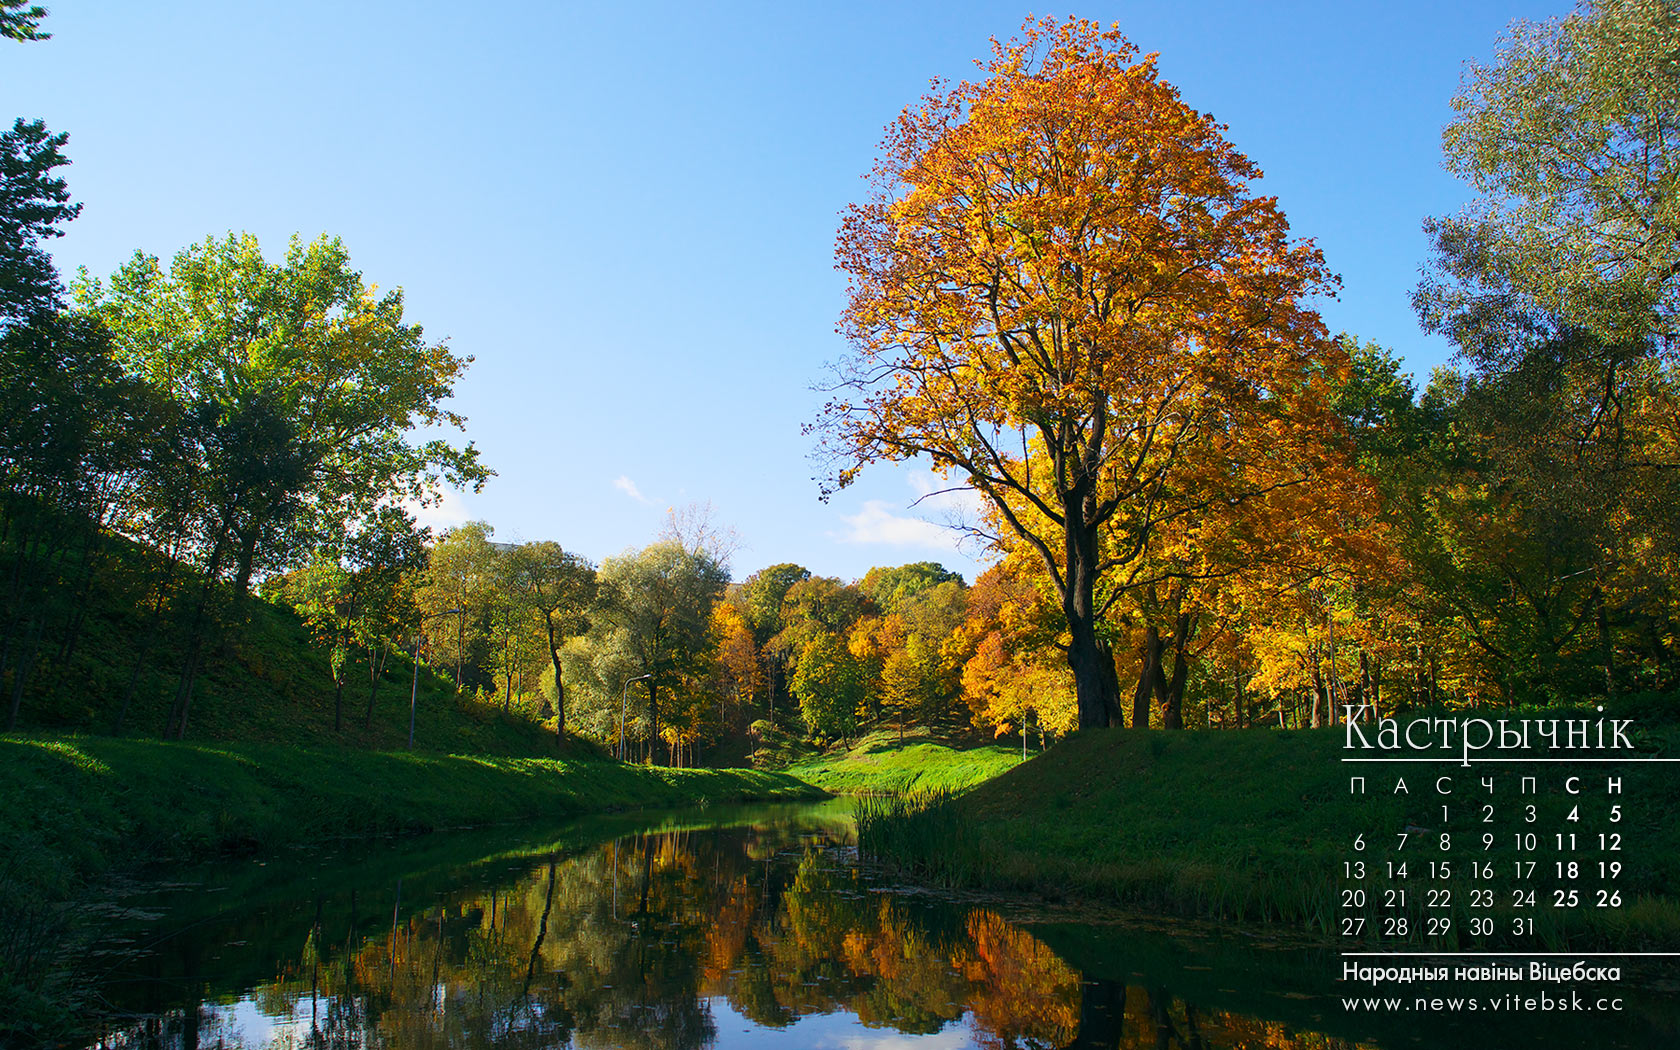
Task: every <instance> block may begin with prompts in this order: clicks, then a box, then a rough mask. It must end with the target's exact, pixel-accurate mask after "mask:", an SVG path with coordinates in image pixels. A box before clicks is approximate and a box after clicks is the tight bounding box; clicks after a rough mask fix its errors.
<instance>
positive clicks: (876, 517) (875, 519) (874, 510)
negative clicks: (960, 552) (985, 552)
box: [839, 499, 960, 550]
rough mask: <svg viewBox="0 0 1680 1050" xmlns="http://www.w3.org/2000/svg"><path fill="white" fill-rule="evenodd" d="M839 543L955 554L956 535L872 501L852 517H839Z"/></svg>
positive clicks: (953, 532)
mask: <svg viewBox="0 0 1680 1050" xmlns="http://www.w3.org/2000/svg"><path fill="white" fill-rule="evenodd" d="M840 520H841V521H843V522H845V523H846V531H845V532H844V533H842V534H841V535H840V536H839V539H840V541H841V542H842V543H886V544H891V545H892V546H895V547H909V546H919V547H944V548H948V549H950V550H955V549H956V547H957V539H958V537H959V535H960V534H959V533H957V532H956V531H955V530H952V529H947V528H945V527H943V526H941V525H935V524H934V523H933V522H931V521H923V520H922V519H921V518H907V517H903V516H900V515H897V514H894V513H893V512H892V510H891V509H889V505H888V503H887V501H886V500H880V499H872V500H868V501H866V502H865V503H864V505H863V510H861V511H859V512H858V513H856V514H843V515H841V517H840Z"/></svg>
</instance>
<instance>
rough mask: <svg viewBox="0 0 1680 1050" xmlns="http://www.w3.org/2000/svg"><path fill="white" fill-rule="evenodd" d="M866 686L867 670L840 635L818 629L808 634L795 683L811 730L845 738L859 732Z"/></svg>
mask: <svg viewBox="0 0 1680 1050" xmlns="http://www.w3.org/2000/svg"><path fill="white" fill-rule="evenodd" d="M865 686H866V683H865V682H864V675H863V670H862V668H861V667H860V665H859V663H858V660H857V658H856V657H854V656H853V655H852V654H851V652H850V651H849V650H848V649H847V648H846V642H845V640H844V639H843V638H842V637H841V636H840V635H838V634H835V633H834V632H832V631H828V630H822V629H816V630H813V631H811V632H810V633H808V634H807V635H806V636H805V638H804V641H803V643H802V644H801V645H800V648H799V654H798V659H797V662H796V664H795V669H794V672H793V677H792V680H791V687H792V690H793V695H794V697H795V698H796V699H797V700H798V701H799V713H800V714H801V715H803V716H804V718H805V724H806V726H808V727H809V728H810V730H811V732H813V733H816V734H818V735H820V736H826V737H842V738H843V737H850V736H851V735H852V734H853V733H855V732H857V710H858V707H859V706H860V705H861V704H862V703H863V701H864V689H865Z"/></svg>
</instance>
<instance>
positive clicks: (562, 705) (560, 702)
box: [543, 616, 566, 740]
mask: <svg viewBox="0 0 1680 1050" xmlns="http://www.w3.org/2000/svg"><path fill="white" fill-rule="evenodd" d="M543 623H544V626H546V627H547V628H548V662H549V663H551V664H553V665H554V735H555V737H556V738H557V739H559V740H564V739H566V684H565V682H563V681H561V679H560V650H559V649H558V648H557V647H556V646H555V644H554V621H553V620H552V619H550V618H549V617H547V616H544V617H543Z"/></svg>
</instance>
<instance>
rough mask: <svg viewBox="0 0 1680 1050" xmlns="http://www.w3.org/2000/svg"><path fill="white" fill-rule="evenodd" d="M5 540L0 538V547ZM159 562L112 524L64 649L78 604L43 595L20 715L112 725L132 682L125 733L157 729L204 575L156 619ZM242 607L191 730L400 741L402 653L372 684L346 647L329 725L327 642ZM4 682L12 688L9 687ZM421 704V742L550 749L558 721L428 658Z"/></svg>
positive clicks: (277, 609)
mask: <svg viewBox="0 0 1680 1050" xmlns="http://www.w3.org/2000/svg"><path fill="white" fill-rule="evenodd" d="M9 553H10V552H9V551H8V550H7V549H6V548H5V547H4V546H0V556H5V555H8V554H9ZM158 563H159V558H158V555H157V554H156V552H154V551H151V550H149V549H148V548H146V547H144V546H142V545H140V544H137V543H134V542H133V541H131V540H127V539H124V538H122V537H110V538H109V540H108V549H107V551H106V555H105V558H104V560H103V561H102V562H101V565H102V569H101V572H100V575H99V576H98V578H97V579H96V581H95V586H93V587H92V588H90V590H89V595H88V607H87V614H86V617H85V619H83V620H82V621H81V623H80V627H79V629H78V630H77V631H76V632H75V639H76V642H75V645H74V646H72V647H71V650H70V653H69V655H68V657H67V658H66V657H65V656H64V654H63V651H62V649H61V646H60V642H61V640H62V638H63V636H64V635H65V632H66V630H67V625H68V623H69V622H70V620H71V619H72V616H73V612H72V609H71V608H70V606H69V605H68V604H66V603H67V602H68V599H67V598H65V597H64V595H65V593H67V591H68V586H69V585H68V584H67V583H66V584H62V586H61V587H60V589H59V591H55V592H54V594H55V595H56V597H57V599H58V601H57V603H56V604H54V603H49V605H50V607H49V609H48V610H47V612H46V614H45V620H46V624H47V631H46V637H45V638H44V640H43V642H42V644H41V647H40V660H39V663H38V665H37V666H36V668H35V670H34V672H33V673H32V674H31V675H30V677H29V680H28V685H27V688H26V689H25V692H24V696H23V700H22V704H21V705H20V711H19V725H18V728H19V729H23V730H29V731H37V732H39V731H45V732H59V733H63V732H78V733H89V732H91V733H108V732H110V731H111V729H112V727H113V724H114V723H115V721H116V718H117V714H118V710H119V708H120V707H121V701H122V698H123V697H124V696H125V695H127V694H128V692H129V690H130V683H131V682H132V683H133V701H132V703H131V705H130V708H129V710H128V712H127V716H126V719H125V721H124V724H123V728H122V731H123V733H124V735H129V736H144V737H151V738H154V739H155V738H157V737H160V736H161V735H162V734H163V728H164V722H165V720H166V719H167V717H168V712H169V708H170V705H171V704H172V702H173V700H174V696H175V689H176V685H177V683H178V680H179V674H180V670H181V664H182V662H183V659H184V652H183V638H182V631H181V623H182V621H183V620H184V619H185V618H186V611H185V610H189V609H190V608H191V603H192V600H193V598H194V596H195V595H196V594H197V588H198V586H199V578H198V577H197V576H196V575H195V574H193V573H191V572H189V571H187V570H182V576H181V579H179V580H178V581H177V591H178V593H177V600H178V602H179V603H180V605H181V607H180V608H174V609H168V608H166V610H165V612H164V615H163V616H162V618H161V620H159V621H158V622H157V623H155V624H154V622H153V616H152V605H151V598H150V597H149V596H148V595H147V593H146V591H145V586H146V584H147V582H148V581H149V580H150V578H151V576H152V574H154V573H155V572H156V571H157V567H158ZM66 571H67V572H69V571H70V570H69V569H67V570H66ZM61 606H62V607H61ZM237 619H238V622H236V623H232V624H229V625H228V626H227V627H226V628H225V630H224V631H223V632H222V633H221V634H219V635H218V636H217V640H216V641H214V642H213V643H212V644H211V645H210V647H209V651H208V653H207V656H206V663H205V666H204V669H203V672H202V673H201V675H200V676H199V678H198V680H197V683H196V686H195V688H194V692H193V704H192V711H191V716H190V719H189V724H188V731H187V737H188V739H189V740H198V741H224V740H225V741H240V742H249V741H260V742H266V743H282V744H304V745H318V744H331V745H350V746H354V747H360V748H369V749H385V750H395V749H398V748H402V747H404V746H405V745H406V743H407V739H408V709H409V692H410V688H411V686H412V684H413V682H414V678H413V671H414V665H413V663H412V662H410V661H409V659H408V657H407V656H406V654H404V653H402V652H396V653H393V654H392V655H391V657H390V659H389V660H388V661H387V664H386V666H385V668H384V672H383V674H381V675H380V678H379V682H378V688H377V690H375V689H374V688H373V685H374V683H373V678H372V675H371V673H370V671H369V668H368V664H367V661H366V655H365V654H364V653H362V652H360V651H358V652H356V653H355V654H353V656H352V658H351V660H350V664H349V666H348V668H347V669H346V679H347V680H346V683H345V688H344V725H343V728H342V729H341V730H338V731H335V730H334V729H333V706H334V705H333V681H332V673H331V670H330V668H329V666H328V659H327V651H326V650H325V649H324V648H322V647H321V646H320V645H318V644H316V643H315V642H314V641H313V640H312V639H311V638H310V635H309V632H308V631H307V630H306V629H305V627H304V625H303V623H302V621H301V620H300V619H299V617H298V615H297V613H296V612H294V611H293V610H292V609H291V608H289V607H287V606H285V605H282V604H278V603H275V602H271V601H267V600H265V599H263V598H262V597H260V596H258V595H252V596H251V598H250V600H249V602H248V603H247V604H246V605H245V606H244V608H243V610H242V615H241V616H240V617H238V618H237ZM12 662H13V663H14V664H15V663H16V662H17V661H16V660H15V659H14V660H13V661H12ZM11 681H12V680H11V676H10V675H9V674H8V675H7V676H5V677H4V678H0V685H4V687H5V688H6V690H9V689H10V687H11ZM370 694H372V695H373V696H374V700H375V703H374V709H373V717H372V719H371V720H367V721H365V722H364V720H365V719H366V712H367V706H368V697H369V695H370ZM6 695H7V696H8V698H9V692H8V693H7V694H6ZM416 708H417V712H416V713H417V717H416V719H415V734H416V737H415V742H416V745H417V746H418V747H419V748H421V749H423V750H429V751H448V752H457V753H459V752H467V751H472V752H480V753H488V754H501V755H528V756H537V755H549V756H552V755H554V754H555V753H556V746H555V740H554V736H553V734H552V732H550V733H544V732H543V729H542V727H541V726H540V725H539V724H538V723H537V722H535V721H534V720H532V719H531V718H529V717H527V716H525V715H523V714H521V713H520V712H517V711H516V712H513V713H512V714H509V715H504V714H502V712H501V710H500V708H498V707H496V706H495V705H493V704H481V703H477V702H475V701H473V700H471V699H468V698H463V699H459V700H458V699H457V698H456V697H455V695H454V688H453V683H452V682H451V681H449V679H448V678H447V677H446V676H443V675H437V674H433V673H432V671H431V670H430V669H428V668H425V667H422V668H421V671H420V676H419V690H418V703H417V705H416Z"/></svg>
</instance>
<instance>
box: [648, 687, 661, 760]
mask: <svg viewBox="0 0 1680 1050" xmlns="http://www.w3.org/2000/svg"><path fill="white" fill-rule="evenodd" d="M647 684H648V745H647V760H648V765H650V766H651V765H653V756H654V754H655V752H654V749H655V748H657V747H658V746H659V680H658V679H657V678H649V679H648V680H647Z"/></svg>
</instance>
